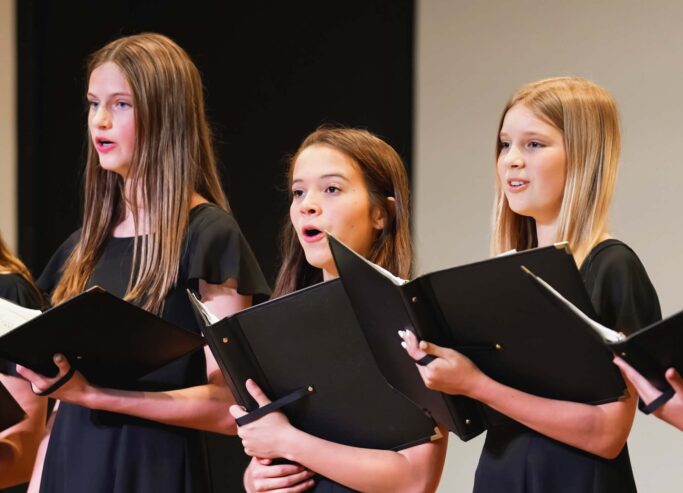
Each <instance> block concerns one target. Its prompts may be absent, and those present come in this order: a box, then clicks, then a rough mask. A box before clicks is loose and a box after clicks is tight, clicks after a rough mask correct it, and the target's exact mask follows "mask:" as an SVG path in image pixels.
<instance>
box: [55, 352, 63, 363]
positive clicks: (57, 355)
mask: <svg viewBox="0 0 683 493" xmlns="http://www.w3.org/2000/svg"><path fill="white" fill-rule="evenodd" d="M63 359H64V356H62V355H61V354H55V361H56V362H57V363H59V362H61V361H62V360H63Z"/></svg>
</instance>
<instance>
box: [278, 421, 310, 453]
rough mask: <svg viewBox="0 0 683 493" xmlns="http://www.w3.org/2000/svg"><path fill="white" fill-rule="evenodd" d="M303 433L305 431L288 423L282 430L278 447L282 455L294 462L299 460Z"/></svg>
mask: <svg viewBox="0 0 683 493" xmlns="http://www.w3.org/2000/svg"><path fill="white" fill-rule="evenodd" d="M303 435H304V433H303V432H301V431H300V430H299V429H297V428H295V427H294V426H292V425H291V424H289V423H288V424H287V427H286V428H285V429H284V430H283V431H282V436H281V439H280V443H279V447H278V448H279V449H280V450H279V455H280V457H282V458H284V459H287V460H289V461H292V462H299V461H300V459H299V458H300V455H301V454H300V451H301V442H302V440H303Z"/></svg>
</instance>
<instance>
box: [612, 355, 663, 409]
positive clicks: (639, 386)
mask: <svg viewBox="0 0 683 493" xmlns="http://www.w3.org/2000/svg"><path fill="white" fill-rule="evenodd" d="M613 362H614V364H615V365H617V366H618V367H619V369H620V370H621V372H622V374H623V375H624V377H626V378H628V379H629V380H630V381H631V383H632V384H633V386H634V387H635V388H636V390H637V391H638V394H639V395H640V397H641V398H642V399H643V401H644V402H651V401H652V400H653V399H656V398H657V396H658V395H659V394H661V392H660V391H659V390H657V389H656V388H655V387H654V386H653V385H652V384H651V383H650V382H649V381H648V380H647V379H646V378H645V377H644V376H642V375H641V374H640V373H638V372H637V371H636V370H635V369H634V368H633V367H632V366H631V365H629V364H628V363H627V362H626V360H624V359H622V358H620V357H619V356H615V357H614V359H613Z"/></svg>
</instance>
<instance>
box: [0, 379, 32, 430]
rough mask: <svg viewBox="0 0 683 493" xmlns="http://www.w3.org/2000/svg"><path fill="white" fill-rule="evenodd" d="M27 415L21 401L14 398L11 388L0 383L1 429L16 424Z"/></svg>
mask: <svg viewBox="0 0 683 493" xmlns="http://www.w3.org/2000/svg"><path fill="white" fill-rule="evenodd" d="M25 417H26V413H24V410H23V409H22V408H21V406H20V405H19V403H18V402H17V401H15V400H14V397H12V394H10V393H9V390H7V389H6V388H5V386H4V385H3V384H1V383H0V431H4V430H6V429H7V428H9V427H10V426H14V425H15V424H17V423H19V422H20V421H21V420H22V419H24V418H25Z"/></svg>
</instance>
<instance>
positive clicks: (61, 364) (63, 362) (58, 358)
mask: <svg viewBox="0 0 683 493" xmlns="http://www.w3.org/2000/svg"><path fill="white" fill-rule="evenodd" d="M52 361H54V363H55V366H56V367H57V368H58V369H59V374H60V375H64V374H66V373H67V372H68V371H69V370H70V369H71V365H70V364H69V361H68V360H67V359H66V357H65V356H64V355H63V354H60V353H57V354H55V355H54V356H53V357H52Z"/></svg>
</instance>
